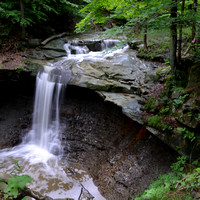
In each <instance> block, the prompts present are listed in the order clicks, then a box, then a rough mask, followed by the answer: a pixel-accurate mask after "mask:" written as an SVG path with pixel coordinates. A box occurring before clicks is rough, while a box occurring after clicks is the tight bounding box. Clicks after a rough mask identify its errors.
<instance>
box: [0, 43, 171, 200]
mask: <svg viewBox="0 0 200 200" xmlns="http://www.w3.org/2000/svg"><path fill="white" fill-rule="evenodd" d="M117 43H118V41H115V40H106V41H104V42H103V43H102V44H101V45H100V47H98V48H99V51H90V50H89V49H88V48H87V47H86V46H85V45H81V46H80V45H79V44H78V43H77V41H71V42H70V43H69V42H68V43H67V44H65V46H64V48H65V50H66V57H64V58H62V59H61V60H59V61H57V62H54V63H47V64H46V65H45V66H44V69H43V71H41V72H39V73H38V75H37V80H36V91H35V100H34V108H33V115H32V117H30V118H31V120H32V123H31V124H32V125H31V126H30V127H29V126H27V127H26V128H25V129H24V130H26V131H27V132H26V134H23V135H24V136H23V139H22V141H21V143H20V144H18V145H16V146H15V147H13V148H5V149H2V150H0V172H4V173H8V174H9V173H10V172H11V171H12V170H13V169H14V167H15V164H14V163H15V161H17V162H18V164H19V165H20V166H21V170H22V172H23V174H28V175H29V176H30V177H32V178H33V179H34V180H33V182H32V183H30V184H28V187H30V188H31V189H33V190H36V191H39V192H41V193H42V194H43V195H48V196H50V197H52V198H59V199H64V198H73V199H74V200H78V199H80V194H81V190H82V188H84V189H86V190H87V191H88V192H89V193H90V194H91V195H92V196H93V197H94V199H96V200H105V199H107V200H114V199H115V200H125V199H128V198H130V196H132V197H133V196H134V195H135V194H136V193H139V192H141V191H142V190H143V189H144V188H145V187H147V186H148V185H149V184H150V182H151V181H152V179H155V178H156V177H157V176H158V175H159V174H160V173H161V172H167V171H168V169H169V166H170V164H171V163H172V162H173V161H174V158H175V156H174V155H173V154H174V152H173V151H172V150H170V149H168V147H167V146H165V144H163V143H161V142H160V141H159V140H158V139H156V138H155V137H153V136H152V135H151V134H150V133H146V132H145V131H144V130H143V127H142V126H141V125H139V124H137V123H135V122H133V121H132V120H130V119H129V118H128V117H126V116H124V115H123V114H122V112H121V110H120V109H119V108H117V107H116V106H114V105H111V104H110V103H106V102H103V100H102V99H100V97H99V96H98V95H97V94H94V93H93V92H91V91H89V90H87V89H81V88H76V87H71V86H70V87H68V86H67V83H68V81H69V80H70V78H71V72H70V70H66V69H65V68H63V66H62V65H63V63H65V64H66V62H72V61H76V65H77V68H79V69H80V70H82V68H81V66H79V63H80V62H82V61H83V60H86V61H87V60H89V61H94V62H97V61H100V60H101V61H104V59H107V58H109V57H112V56H114V55H115V54H118V53H123V52H125V51H126V50H127V49H128V47H127V46H126V47H123V48H121V49H117V50H114V51H111V52H110V53H109V52H108V50H107V49H108V48H110V47H113V46H114V45H116V44H117ZM17 98H18V97H16V99H17ZM29 98H30V97H29ZM19 99H20V97H19ZM62 99H64V102H62V101H61V100H62ZM12 101H13V100H12ZM19 101H22V102H23V99H22V100H19ZM8 103H9V102H6V101H5V102H4V104H3V105H4V106H5V104H7V105H8ZM29 106H30V103H29ZM8 107H9V106H7V107H6V106H5V108H8ZM16 107H17V104H16ZM11 108H12V107H11ZM18 109H24V110H26V109H27V108H26V106H25V107H24V108H23V105H21V106H20V107H19V108H18ZM2 110H3V108H2ZM3 112H5V111H3ZM2 115H3V114H2ZM4 115H5V116H6V112H5V113H4ZM11 115H12V114H11ZM28 115H29V116H31V114H28ZM5 116H4V117H5ZM8 116H10V115H9V111H8ZM1 118H3V117H2V116H0V119H1ZM1 121H3V120H0V122H1ZM2 123H3V122H2ZM19 125H20V124H19ZM16 126H17V125H16ZM28 129H29V130H28ZM138 134H140V135H141V140H140V141H138V142H137V141H135V140H133V139H132V138H134V137H135V136H136V135H138ZM143 134H144V137H143ZM145 177H146V178H145ZM137 182H138V183H137Z"/></svg>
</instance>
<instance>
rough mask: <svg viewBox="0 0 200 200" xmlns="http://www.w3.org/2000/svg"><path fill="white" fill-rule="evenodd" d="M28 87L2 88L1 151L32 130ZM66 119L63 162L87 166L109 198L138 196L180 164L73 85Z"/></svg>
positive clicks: (108, 106) (113, 108) (95, 97)
mask: <svg viewBox="0 0 200 200" xmlns="http://www.w3.org/2000/svg"><path fill="white" fill-rule="evenodd" d="M8 89H9V92H7V91H8ZM28 89H29V90H24V89H23V86H22V85H21V86H19V87H17V88H16V87H15V88H13V87H10V88H9V87H7V88H6V90H2V97H3V98H1V106H0V109H1V112H0V117H1V121H0V124H1V126H0V127H1V132H0V133H1V148H5V147H11V146H13V145H16V144H18V143H20V141H21V137H22V136H23V135H25V134H26V133H27V132H28V130H30V128H31V121H32V111H33V98H34V85H32V84H30V85H29V86H28ZM60 115H61V124H64V126H63V128H62V135H61V140H62V145H63V147H64V155H63V158H62V159H63V160H65V161H67V162H68V163H71V166H73V165H76V164H78V165H81V166H82V168H83V169H85V170H86V171H87V173H88V174H89V175H90V176H91V177H92V178H93V181H94V183H95V184H96V186H97V187H98V188H99V190H100V192H101V194H102V195H103V196H104V197H105V198H106V199H107V200H113V199H118V200H121V199H129V198H131V197H134V196H135V195H136V194H138V193H140V192H142V191H143V190H144V189H145V188H146V187H148V185H149V184H150V183H151V182H152V180H154V179H155V178H156V177H157V176H158V175H159V174H160V173H165V172H168V171H169V166H170V165H171V163H172V162H174V161H175V152H174V151H173V150H172V149H171V148H169V147H168V146H167V145H165V144H164V143H162V142H161V141H160V140H159V139H157V138H156V137H155V136H153V135H152V134H151V133H149V132H148V131H146V130H145V128H144V127H143V126H142V125H141V124H139V123H137V122H134V121H133V120H131V119H130V118H129V117H127V116H125V115H124V114H123V113H122V110H121V108H119V107H117V106H115V105H114V104H112V103H109V102H104V100H103V99H102V98H101V97H100V96H99V94H97V93H95V92H93V91H92V90H89V89H84V88H80V87H77V86H68V88H67V90H66V96H65V98H64V102H63V104H62V106H61V113H60ZM5 133H6V134H5ZM69 166H70V165H69ZM69 166H66V170H69V171H70V172H71V173H72V174H73V176H76V172H75V171H74V168H73V167H69ZM77 178H78V177H77Z"/></svg>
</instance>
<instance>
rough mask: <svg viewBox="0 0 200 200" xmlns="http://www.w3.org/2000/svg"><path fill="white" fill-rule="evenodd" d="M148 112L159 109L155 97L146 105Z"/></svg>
mask: <svg viewBox="0 0 200 200" xmlns="http://www.w3.org/2000/svg"><path fill="white" fill-rule="evenodd" d="M144 107H145V108H146V110H147V111H148V112H152V113H153V112H155V110H156V108H157V107H158V100H155V98H154V97H150V98H149V99H148V101H147V102H146V104H145V105H144Z"/></svg>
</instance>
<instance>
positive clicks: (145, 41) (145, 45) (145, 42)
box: [144, 19, 148, 49]
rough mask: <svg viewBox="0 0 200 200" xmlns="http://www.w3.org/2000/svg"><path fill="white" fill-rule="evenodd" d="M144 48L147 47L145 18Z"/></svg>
mask: <svg viewBox="0 0 200 200" xmlns="http://www.w3.org/2000/svg"><path fill="white" fill-rule="evenodd" d="M144 48H145V49H147V48H148V45H147V19H146V20H145V25H144Z"/></svg>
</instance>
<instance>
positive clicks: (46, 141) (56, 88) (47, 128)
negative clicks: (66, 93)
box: [24, 72, 64, 154]
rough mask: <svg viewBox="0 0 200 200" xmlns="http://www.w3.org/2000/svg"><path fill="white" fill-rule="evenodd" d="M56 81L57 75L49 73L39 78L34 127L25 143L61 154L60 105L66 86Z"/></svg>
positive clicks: (39, 75) (42, 74) (40, 75)
mask: <svg viewBox="0 0 200 200" xmlns="http://www.w3.org/2000/svg"><path fill="white" fill-rule="evenodd" d="M55 79H56V75H53V76H51V73H47V72H42V73H39V74H38V76H37V81H36V95H35V104H34V113H33V125H32V129H31V131H30V132H29V133H28V134H27V136H26V138H25V140H24V143H31V144H35V145H37V146H39V147H40V148H42V149H45V150H47V151H48V152H50V153H56V154H61V153H62V148H61V143H60V139H59V130H60V129H59V128H60V122H59V104H60V95H61V92H62V89H63V88H64V84H63V83H60V81H58V82H55ZM59 79H61V77H59Z"/></svg>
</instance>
